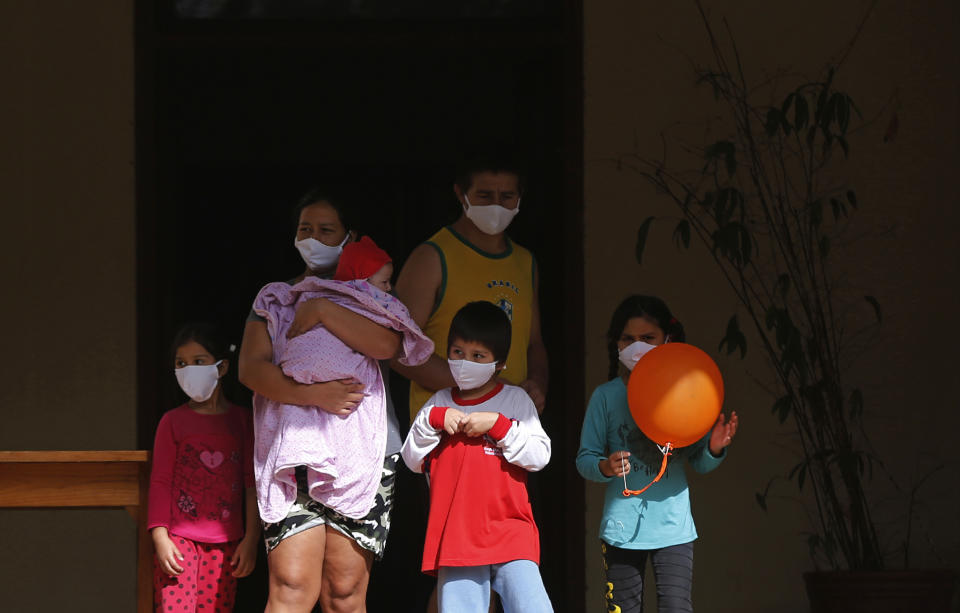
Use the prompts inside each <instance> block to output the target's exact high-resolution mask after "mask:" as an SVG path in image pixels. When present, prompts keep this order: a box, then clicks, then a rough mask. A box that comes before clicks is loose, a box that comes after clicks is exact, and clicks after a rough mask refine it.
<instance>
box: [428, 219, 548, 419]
mask: <svg viewBox="0 0 960 613" xmlns="http://www.w3.org/2000/svg"><path fill="white" fill-rule="evenodd" d="M426 244H427V245H430V246H431V247H433V248H434V249H436V250H437V253H438V254H439V256H440V267H441V270H442V272H443V276H442V279H441V281H440V291H439V294H438V298H437V303H436V305H435V306H434V308H433V312H432V313H431V314H430V317H429V319H427V324H426V325H425V326H424V327H423V331H424V333H425V334H426V335H427V336H428V337H430V339H431V340H432V341H433V342H434V344H435V345H436V348H435V349H434V353H436V354H437V355H438V356H440V357H441V358H443V359H444V360H446V359H447V333H448V332H449V331H450V322H451V321H452V320H453V316H454V315H456V313H457V311H459V310H460V308H461V307H462V306H463V305H465V304H467V303H468V302H474V301H476V300H489V301H490V302H492V303H494V304H495V305H497V306H498V307H500V308H501V309H503V310H504V312H505V313H506V314H507V316H508V317H509V318H510V323H511V328H512V332H513V336H512V338H511V340H510V354H509V355H508V356H507V368H506V370H504V371H503V372H502V374H501V375H500V376H502V377H503V378H504V379H506V380H507V381H510V382H511V383H520V382H521V381H523V380H524V379H526V378H527V347H528V346H529V344H530V320H531V317H532V315H533V288H534V259H533V255H532V254H531V253H530V252H529V251H527V250H526V249H524V248H523V247H521V246H520V245H517V244H516V243H514V242H512V241H511V240H510V239H509V238H507V248H506V250H505V251H504V252H503V253H499V254H493V253H487V252H486V251H482V250H480V249H478V248H477V247H475V246H473V245H472V244H471V243H469V242H468V241H467V240H466V239H465V238H463V237H462V236H460V234H458V233H457V232H456V231H455V230H453V228H451V227H449V226H448V227H446V228H443V229H441V230H440V231H439V232H437V233H436V234H434V235H433V236H432V237H431V238H430V240H428V241H427V242H426ZM432 395H433V391H432V390H427V389H424V388H422V387H420V386H419V385H417V384H416V383H413V382H411V383H410V419H411V421H412V420H413V418H414V417H416V415H417V413H418V412H419V411H420V409H421V408H423V405H424V404H425V403H426V402H427V400H429V399H430V396H432Z"/></svg>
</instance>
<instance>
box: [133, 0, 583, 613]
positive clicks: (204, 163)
mask: <svg viewBox="0 0 960 613" xmlns="http://www.w3.org/2000/svg"><path fill="white" fill-rule="evenodd" d="M188 4H191V3H189V2H174V1H173V0H168V1H163V0H140V1H139V2H138V5H137V40H136V44H137V182H138V190H137V194H138V196H137V197H138V202H137V211H138V222H137V241H138V243H137V244H138V258H139V260H138V355H139V366H138V390H139V392H138V394H139V437H140V444H141V445H143V446H144V447H147V448H149V446H150V445H151V444H152V437H153V430H154V428H155V427H156V424H157V422H158V420H159V418H160V416H161V415H162V413H163V412H164V411H166V410H167V409H169V408H171V407H173V406H175V404H177V403H178V402H179V401H180V400H179V397H178V393H179V392H178V390H177V388H176V383H175V381H174V378H173V377H172V376H170V374H171V373H170V372H169V371H170V370H171V368H170V364H169V360H168V359H167V349H168V348H167V344H168V343H169V340H170V339H171V337H172V335H173V332H174V330H175V329H176V327H177V326H178V325H179V324H180V323H182V322H183V321H185V320H188V319H194V318H203V319H215V320H217V321H219V322H221V323H222V324H223V325H226V326H228V327H229V329H230V330H231V331H233V332H234V333H235V338H236V339H237V343H239V339H240V333H241V331H242V326H243V322H244V320H245V317H246V314H247V311H248V310H249V308H250V304H251V302H252V300H253V297H254V296H255V295H256V292H257V290H258V289H259V288H260V287H261V286H262V285H264V284H265V283H267V282H270V281H276V280H281V279H286V278H290V277H293V276H295V275H296V274H297V273H298V272H299V271H300V268H301V267H302V264H301V263H300V260H299V256H298V254H297V252H296V251H295V249H294V248H293V245H292V242H293V225H292V221H291V217H290V216H291V213H290V211H291V208H292V206H293V204H294V202H295V201H296V199H297V197H298V196H299V195H300V194H301V193H302V192H303V191H304V190H305V189H306V188H307V187H309V186H311V185H315V184H319V183H324V182H327V181H335V182H337V183H338V184H340V185H347V186H350V187H351V189H352V190H355V191H354V200H355V201H356V202H359V203H361V205H362V206H363V208H364V210H365V214H364V215H363V222H362V224H361V227H360V230H362V231H363V232H364V233H368V234H370V235H371V236H373V237H374V238H375V239H376V240H377V242H378V243H379V244H381V245H382V246H383V247H384V248H385V249H387V250H388V251H389V252H390V253H391V255H393V257H394V258H395V260H396V261H397V263H398V264H402V262H403V260H404V258H406V256H407V255H408V254H409V253H410V251H411V250H412V249H413V248H414V247H415V246H416V245H417V244H419V243H420V242H421V241H423V240H424V239H426V238H427V237H428V236H430V235H431V234H432V233H433V232H434V231H435V230H436V229H438V228H439V227H441V226H442V225H443V224H445V223H448V222H450V221H452V220H453V219H454V218H455V217H456V215H457V213H458V208H457V203H456V201H455V200H454V198H453V196H452V191H451V185H452V178H453V161H454V159H455V158H456V156H457V154H458V153H459V152H460V151H462V150H463V149H464V148H466V147H473V146H475V145H477V144H478V143H479V144H483V142H484V141H492V140H496V141H497V142H499V143H505V142H506V143H512V144H513V145H514V146H515V147H516V149H517V154H518V155H519V156H520V157H522V158H524V159H525V160H526V162H527V164H528V166H529V169H530V182H529V183H530V188H529V190H528V192H527V194H526V195H525V197H524V200H523V204H522V212H521V214H520V215H518V216H517V218H516V221H515V222H514V224H513V225H512V226H511V230H510V234H511V236H512V237H513V238H514V239H515V240H516V241H517V242H519V243H521V244H523V245H525V246H527V247H529V248H530V249H531V250H532V251H533V252H534V254H535V255H536V256H537V259H538V262H539V266H540V271H541V298H540V300H541V304H540V308H541V313H542V315H541V316H542V319H543V321H542V326H543V333H544V337H545V342H546V345H547V349H548V352H549V355H550V367H551V385H550V390H549V396H548V408H547V410H546V412H545V414H544V419H543V421H544V426H545V428H546V429H547V432H548V433H549V434H550V436H551V438H552V440H553V459H552V460H551V463H550V465H549V466H548V468H547V469H546V470H545V471H543V473H541V474H540V475H538V479H537V486H536V489H537V492H536V494H535V498H536V500H535V512H536V515H537V522H538V524H539V526H540V529H541V546H542V552H543V553H542V562H541V568H542V573H543V575H544V580H545V582H546V584H547V589H548V592H549V593H550V596H551V598H552V599H553V602H554V605H555V607H556V610H557V611H578V610H580V608H581V607H582V602H583V558H584V555H583V502H582V500H583V486H582V481H581V479H580V478H579V476H578V475H576V471H575V468H574V464H573V458H574V455H575V454H576V450H577V444H578V437H579V427H580V423H581V421H582V419H581V418H582V414H583V407H582V405H581V399H582V398H583V375H582V360H583V357H582V356H583V351H582V350H583V341H582V335H583V321H582V317H583V304H582V303H583V298H582V296H581V288H582V287H583V278H582V276H583V275H582V258H583V254H582V228H581V222H580V220H581V213H582V200H581V198H582V171H581V167H582V162H581V153H582V146H581V142H582V102H581V96H582V94H581V68H580V66H581V59H580V58H581V52H582V50H581V37H580V27H581V3H580V2H579V1H574V0H566V1H564V2H555V3H550V2H526V3H524V2H509V1H504V2H489V1H484V2H466V3H463V4H464V6H465V7H467V8H468V9H470V10H467V9H464V10H463V11H459V12H458V11H455V10H451V9H449V8H442V7H449V6H450V5H451V4H452V5H456V3H433V5H435V6H433V8H431V6H432V5H431V3H430V2H414V3H410V4H411V6H412V8H411V9H410V10H409V11H408V12H404V11H402V10H399V9H397V6H398V5H401V4H402V3H400V2H382V3H378V2H337V3H334V2H315V3H304V2H274V3H271V2H268V1H261V2H220V3H216V2H213V3H207V4H208V5H210V6H213V5H217V4H220V5H223V6H222V7H221V9H222V10H221V12H220V13H218V14H215V18H205V19H198V18H189V14H185V13H183V12H182V11H181V12H178V10H177V6H184V5H188ZM193 4H197V3H193ZM199 4H204V3H199ZM323 5H327V7H328V9H329V10H327V11H326V12H324V10H323V9H322V6H323ZM376 5H381V9H382V10H381V12H379V13H378V12H377V10H378V9H377V6H376ZM256 6H259V7H260V9H261V10H260V12H259V13H258V12H256V11H254V10H252V9H251V8H250V7H256ZM270 6H273V7H274V8H276V9H277V10H278V11H279V12H273V13H271V12H270V11H269V10H265V9H263V7H267V8H269V7H270ZM298 6H299V7H301V8H300V9H298V8H297V7H298ZM351 6H352V7H354V9H356V8H357V7H361V8H363V10H362V11H358V10H351V9H350V7H351ZM511 6H512V7H513V10H511V9H510V7H511ZM303 7H310V8H311V10H310V11H306V9H303ZM317 7H320V8H317ZM364 7H365V8H364ZM384 7H386V8H384ZM504 7H506V8H504ZM301 9H302V10H301ZM298 10H300V11H301V12H298ZM384 10H387V11H389V12H387V13H384V12H383V11H384ZM264 11H265V12H264ZM284 11H286V12H284ZM304 11H306V12H304ZM297 16H300V17H299V18H295V17H297ZM395 386H396V388H395V392H394V393H395V395H396V396H398V397H399V396H402V395H403V388H402V385H401V382H399V381H398V382H396V383H395ZM237 394H239V396H240V397H239V398H235V400H236V401H238V402H241V403H248V402H249V398H248V396H246V395H245V394H244V392H243V391H242V390H238V391H237V392H236V393H235V395H237ZM247 406H249V404H248V405H247ZM400 413H401V414H403V413H405V412H404V411H400ZM401 500H402V504H418V501H417V500H416V499H415V498H407V499H401ZM398 504H401V502H398ZM402 530H403V525H402V524H395V525H394V532H393V533H392V534H391V545H392V546H393V547H392V548H388V552H390V553H389V557H390V558H392V559H391V560H390V561H388V564H387V565H385V566H380V567H376V565H375V570H374V577H373V580H372V583H371V588H370V593H369V599H368V602H369V604H368V608H369V610H370V611H372V612H374V613H376V612H379V611H406V610H411V611H413V610H416V609H415V608H414V606H413V604H412V602H413V599H412V598H409V599H408V598H406V596H407V594H408V593H409V590H410V581H415V580H416V577H417V572H416V569H417V568H418V566H419V553H420V552H419V551H416V550H411V551H407V550H406V549H410V548H413V549H415V548H416V546H417V545H416V540H417V539H416V538H409V537H410V535H409V534H408V535H406V536H407V537H408V538H397V534H398V531H402ZM404 557H405V558H406V559H404ZM258 567H259V571H258V573H257V574H256V576H255V577H254V578H253V579H251V580H247V581H246V582H244V585H243V588H242V589H243V590H244V592H243V596H244V597H243V598H242V599H241V601H240V603H239V605H238V608H237V610H238V611H244V610H250V611H255V610H262V598H263V596H264V594H265V563H264V561H263V560H261V561H260V564H259V565H258ZM408 602H409V603H410V605H409V606H408Z"/></svg>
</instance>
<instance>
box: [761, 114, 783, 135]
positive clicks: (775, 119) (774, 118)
mask: <svg viewBox="0 0 960 613" xmlns="http://www.w3.org/2000/svg"><path fill="white" fill-rule="evenodd" d="M782 121H783V114H782V113H781V112H780V111H779V110H777V109H774V108H771V109H770V110H769V111H767V121H766V122H765V123H764V126H765V127H766V130H767V136H773V135H774V134H776V133H777V130H779V129H780V123H781V122H782Z"/></svg>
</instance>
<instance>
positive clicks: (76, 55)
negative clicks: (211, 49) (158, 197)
mask: <svg viewBox="0 0 960 613" xmlns="http://www.w3.org/2000/svg"><path fill="white" fill-rule="evenodd" d="M0 90H2V91H3V94H2V95H0V134H2V137H0V202H2V203H3V209H2V210H3V212H2V221H0V282H2V284H3V286H4V290H3V291H2V296H3V298H2V303H0V304H2V306H0V313H2V319H3V321H4V322H5V324H6V325H5V330H4V335H3V336H4V342H3V343H2V345H3V351H2V357H0V411H2V415H3V424H2V426H0V449H7V450H10V449H13V450H22V449H132V448H133V447H134V445H135V442H136V428H135V424H136V412H135V411H136V410H135V400H136V394H135V391H136V389H135V365H136V354H135V304H134V300H135V293H134V267H135V256H134V172H133V108H134V105H133V12H132V3H130V2H120V1H115V2H72V1H70V0H57V1H48V2H34V1H32V0H14V1H12V2H4V3H2V5H0ZM134 531H135V528H134V524H133V522H132V520H131V519H130V518H129V517H128V516H127V515H126V513H124V512H123V511H3V512H0V543H3V551H4V555H3V556H2V561H0V602H2V603H3V604H2V605H0V607H2V608H3V609H4V610H5V611H60V610H64V611H65V610H71V611H129V610H132V608H133V602H134V600H133V593H134V583H135V575H134V568H133V561H134V560H135V555H134V552H135V541H134V536H135V533H134Z"/></svg>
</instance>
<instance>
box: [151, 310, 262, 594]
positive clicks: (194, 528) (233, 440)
mask: <svg viewBox="0 0 960 613" xmlns="http://www.w3.org/2000/svg"><path fill="white" fill-rule="evenodd" d="M232 349H233V348H232V347H230V348H229V349H228V348H227V346H226V345H225V344H222V343H220V342H218V338H217V335H216V331H215V330H214V328H213V327H212V326H210V325H208V324H188V325H186V326H184V327H183V328H181V330H180V332H178V333H177V336H176V337H175V340H174V343H173V350H174V373H175V375H176V377H177V382H178V383H179V384H180V388H181V389H182V390H183V391H184V393H186V394H187V396H189V397H190V400H189V401H188V402H187V403H186V404H184V405H182V406H180V407H177V408H175V409H173V410H171V411H169V412H167V413H166V414H165V415H164V416H163V418H162V419H161V420H160V425H159V426H157V434H156V439H155V441H154V445H153V467H152V471H151V474H150V499H149V507H148V516H147V529H148V530H150V534H151V536H152V537H153V543H154V547H155V549H156V557H155V558H154V607H155V610H156V611H190V612H193V611H197V610H198V609H199V610H209V611H232V610H233V603H234V597H235V595H236V589H237V578H239V577H245V576H246V575H249V574H250V572H251V571H253V567H254V564H255V563H256V559H257V550H256V548H257V544H258V541H259V539H260V521H259V519H260V518H259V515H258V513H257V499H256V490H255V488H254V486H253V485H254V484H253V460H252V450H253V430H252V428H251V425H250V416H249V413H248V411H246V410H245V409H242V408H240V407H238V406H236V405H234V404H231V403H230V401H229V400H227V399H226V398H225V397H224V395H223V393H222V391H221V386H220V379H221V378H222V377H223V376H224V375H225V374H226V372H227V369H228V368H229V366H230V361H229V360H228V359H227V357H228V355H229V353H230V351H232Z"/></svg>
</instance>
